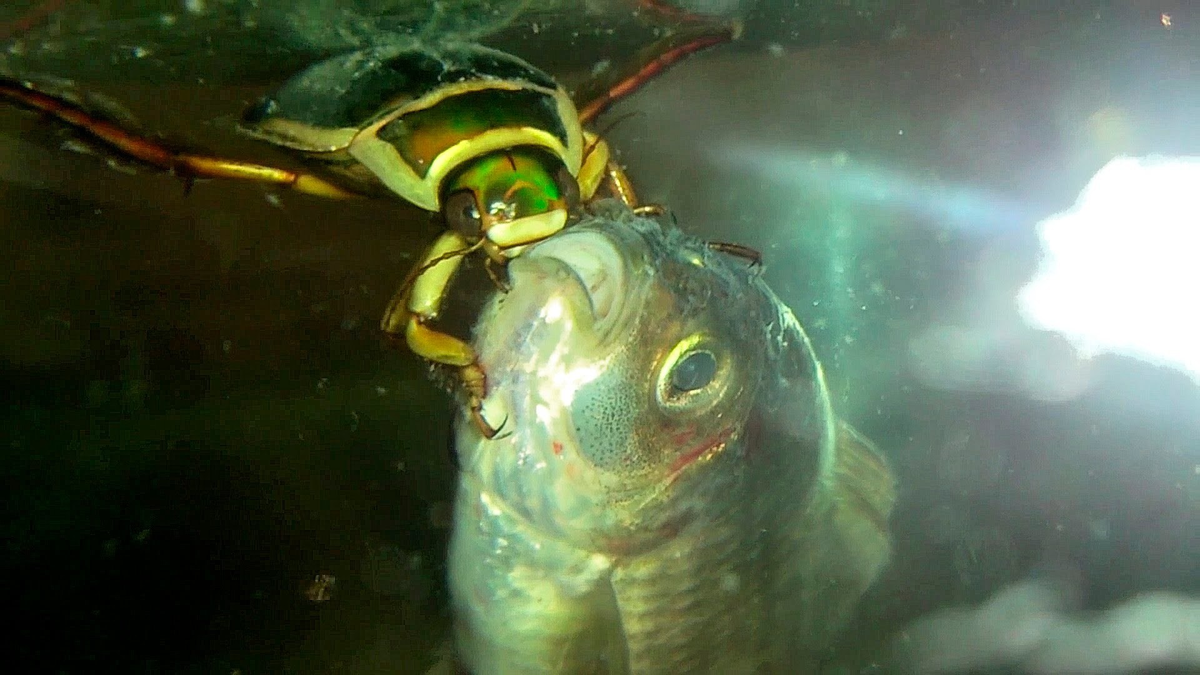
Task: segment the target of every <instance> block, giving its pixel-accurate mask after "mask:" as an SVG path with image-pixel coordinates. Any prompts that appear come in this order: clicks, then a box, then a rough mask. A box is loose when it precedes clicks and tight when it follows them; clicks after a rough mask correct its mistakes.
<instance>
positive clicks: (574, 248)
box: [513, 228, 630, 327]
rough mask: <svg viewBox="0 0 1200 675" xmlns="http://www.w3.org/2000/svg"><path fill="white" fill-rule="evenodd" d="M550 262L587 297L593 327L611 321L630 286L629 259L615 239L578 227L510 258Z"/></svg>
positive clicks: (613, 319)
mask: <svg viewBox="0 0 1200 675" xmlns="http://www.w3.org/2000/svg"><path fill="white" fill-rule="evenodd" d="M521 260H526V261H528V262H540V263H544V264H549V265H552V266H553V267H555V268H557V269H558V270H559V271H561V272H565V273H566V274H567V275H568V276H569V278H570V279H569V281H570V282H571V283H572V284H573V285H577V286H578V288H579V289H581V290H582V291H583V295H584V296H585V297H586V298H587V304H588V310H589V311H590V314H591V316H592V319H593V320H594V321H595V323H596V325H597V327H601V326H603V325H606V324H608V325H611V324H612V323H613V322H614V321H615V318H616V317H618V316H619V315H620V313H621V309H622V307H623V305H624V300H625V296H626V295H627V294H628V291H629V289H630V284H629V282H630V275H629V267H630V265H629V262H628V260H627V258H626V254H625V252H624V251H623V250H622V249H621V248H620V246H619V245H618V243H617V242H615V241H613V239H612V238H611V237H609V236H607V235H606V234H604V233H602V232H600V231H596V230H590V229H586V228H579V229H575V230H568V231H566V232H563V233H561V234H559V235H558V236H557V237H552V238H550V239H547V240H545V241H543V242H541V243H539V244H537V245H536V246H534V247H532V248H531V249H529V250H528V251H526V252H525V254H524V255H522V256H520V257H519V258H518V259H517V260H514V261H513V262H514V264H515V263H517V262H519V261H521Z"/></svg>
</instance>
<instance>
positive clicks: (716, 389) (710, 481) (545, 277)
mask: <svg viewBox="0 0 1200 675" xmlns="http://www.w3.org/2000/svg"><path fill="white" fill-rule="evenodd" d="M508 271H509V275H510V282H511V290H510V291H509V292H508V293H506V294H497V296H496V297H495V298H494V299H493V301H492V302H491V303H490V305H489V306H488V308H487V309H486V310H485V312H484V314H483V316H482V318H481V320H480V321H479V323H478V324H477V327H476V335H475V346H476V348H477V350H478V352H479V354H480V362H481V364H482V365H483V368H484V370H485V372H487V374H488V377H489V390H490V392H491V393H490V394H489V397H488V399H487V400H486V401H485V403H484V414H485V416H486V417H487V419H489V420H490V421H492V423H493V424H495V423H497V422H499V423H500V425H501V431H500V434H499V435H498V436H497V437H496V438H494V439H491V440H487V439H484V438H482V436H480V435H479V434H478V433H477V432H475V431H474V430H473V429H472V428H471V427H470V425H469V424H466V423H462V424H460V425H459V430H458V433H459V438H458V451H459V453H460V464H461V465H462V467H463V470H464V472H466V474H467V475H468V476H469V477H470V479H471V480H477V481H479V484H480V488H481V489H482V490H483V491H484V492H486V493H488V494H489V495H490V497H491V498H492V499H495V500H496V502H497V503H498V504H499V505H500V506H499V508H507V509H511V510H512V511H513V512H514V513H516V514H518V515H519V516H520V517H521V518H523V519H525V520H527V521H528V522H530V523H532V524H533V525H534V526H535V527H537V528H538V529H539V530H542V531H544V532H546V533H548V534H551V535H554V536H558V537H561V538H563V539H566V540H569V541H571V542H572V543H573V544H575V545H579V546H585V547H588V548H589V549H590V550H596V551H601V552H605V553H610V554H622V553H634V552H637V551H641V550H645V549H647V548H648V547H652V546H655V545H658V544H659V543H661V542H662V541H663V540H664V539H666V538H669V537H671V536H673V535H675V534H678V533H679V532H680V531H682V530H683V529H685V528H687V527H688V526H689V523H690V522H691V521H692V520H694V518H695V515H696V514H697V513H698V512H701V511H704V510H705V509H708V510H709V511H711V508H712V506H711V505H712V504H723V503H729V502H730V494H731V493H736V492H737V491H739V490H748V489H753V486H748V484H747V481H748V480H749V478H748V476H749V474H750V473H752V472H753V471H757V472H758V473H759V474H762V473H763V472H764V471H767V472H769V471H771V468H770V467H771V465H772V463H776V462H781V463H782V462H787V463H789V464H791V465H794V463H795V462H800V463H802V464H805V465H806V466H805V468H804V472H805V474H806V475H807V476H808V477H809V479H810V480H811V483H813V484H815V483H816V482H817V481H819V480H820V475H821V473H822V472H823V471H825V469H824V468H823V467H826V466H827V465H828V464H829V463H830V462H829V461H828V455H829V454H830V453H832V447H833V438H834V431H833V428H834V427H833V415H832V412H831V410H830V406H829V398H828V394H827V391H826V389H825V384H824V379H823V376H822V374H821V368H820V365H819V363H818V362H817V360H816V358H815V356H814V354H813V352H812V348H811V345H810V344H809V341H808V338H807V336H805V334H804V332H803V330H802V329H801V328H800V325H799V323H798V322H797V321H796V320H795V318H794V316H793V315H792V314H791V312H790V310H788V309H787V307H786V306H784V305H783V303H782V302H780V301H779V300H778V298H777V297H776V296H775V295H774V294H773V293H772V292H771V291H770V290H769V289H768V288H767V287H766V285H765V284H763V283H762V281H761V280H760V279H759V274H758V270H757V269H755V268H753V267H752V266H750V265H748V264H747V263H746V261H744V260H740V259H735V258H732V257H728V256H725V255H724V254H720V253H716V252H714V251H712V250H710V249H709V247H707V246H706V245H705V244H704V243H703V242H700V241H697V240H694V239H692V238H690V237H687V236H685V235H683V234H682V233H680V232H678V231H676V230H673V229H671V230H665V229H663V228H662V227H660V226H659V225H658V224H657V223H655V222H653V221H650V220H646V219H642V218H638V217H635V216H633V215H632V214H628V213H627V212H624V215H621V214H617V215H611V214H610V215H603V216H597V217H592V218H588V219H585V220H584V222H582V223H580V224H578V225H575V226H573V227H571V228H568V229H567V230H565V231H563V232H561V233H559V234H557V235H555V236H554V237H551V238H549V239H547V240H546V241H544V242H542V243H539V244H538V245H536V246H534V247H531V248H530V249H529V250H528V251H526V252H525V253H523V254H522V255H521V256H520V257H518V258H516V259H514V260H513V261H512V262H510V263H509V266H508ZM751 463H754V464H755V465H756V468H755V469H754V470H753V471H751V470H749V469H748V468H747V467H748V465H749V464H751ZM792 468H794V466H790V467H789V471H791V470H792ZM747 498H751V499H752V498H754V495H747ZM795 498H796V499H797V500H801V499H802V498H803V495H795ZM710 515H711V514H710Z"/></svg>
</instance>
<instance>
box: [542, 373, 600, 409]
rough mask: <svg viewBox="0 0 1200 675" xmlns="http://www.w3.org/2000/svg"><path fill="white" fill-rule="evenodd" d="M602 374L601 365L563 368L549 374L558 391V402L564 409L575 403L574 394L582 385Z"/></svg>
mask: <svg viewBox="0 0 1200 675" xmlns="http://www.w3.org/2000/svg"><path fill="white" fill-rule="evenodd" d="M603 373H604V366H603V364H592V365H588V366H578V367H575V368H564V369H562V370H557V371H555V372H554V373H552V374H551V378H552V380H553V381H554V387H555V389H557V390H558V393H559V400H560V401H561V402H562V405H563V407H564V408H569V407H570V406H571V404H572V403H573V402H574V401H575V394H576V392H578V391H579V389H580V388H581V387H583V385H585V384H587V383H588V382H591V381H592V380H595V379H596V378H597V377H600V375H601V374H603Z"/></svg>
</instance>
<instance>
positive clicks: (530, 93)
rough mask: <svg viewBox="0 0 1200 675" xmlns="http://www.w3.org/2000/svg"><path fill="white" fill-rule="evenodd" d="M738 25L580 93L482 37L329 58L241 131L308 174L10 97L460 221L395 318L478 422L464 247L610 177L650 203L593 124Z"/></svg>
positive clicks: (162, 161) (385, 323)
mask: <svg viewBox="0 0 1200 675" xmlns="http://www.w3.org/2000/svg"><path fill="white" fill-rule="evenodd" d="M739 32H740V24H738V23H736V22H731V23H717V22H708V21H694V22H692V24H691V25H688V26H685V27H684V28H683V29H681V30H679V31H676V32H674V33H671V34H669V35H667V36H666V37H664V38H662V39H661V40H659V41H658V42H657V43H655V44H654V45H651V47H650V49H648V50H647V52H646V56H645V57H644V58H643V59H642V61H641V62H640V63H638V64H636V65H637V67H636V68H635V69H632V70H631V71H629V73H628V74H627V75H626V76H625V77H623V78H622V79H620V80H619V81H618V82H617V83H616V84H614V85H613V86H610V87H607V88H605V89H604V90H603V91H602V92H601V93H600V94H599V95H597V96H596V97H595V98H593V99H591V100H589V101H586V102H584V103H583V104H581V105H578V106H577V105H576V102H574V101H572V99H571V97H570V95H569V94H568V93H567V91H566V89H565V88H564V87H563V86H562V85H561V84H559V83H558V82H557V81H556V80H555V79H553V78H552V77H551V76H549V75H548V74H546V73H545V72H543V71H541V70H539V69H538V68H536V67H534V66H533V65H531V64H529V63H528V62H526V61H524V60H522V59H520V58H518V57H516V56H513V55H511V54H508V53H506V52H503V51H499V50H496V49H492V48H489V47H484V46H482V45H478V44H471V43H468V44H461V45H440V46H437V47H431V46H418V45H413V44H403V45H386V46H375V47H369V48H365V49H359V50H356V51H352V52H349V53H345V54H342V55H339V56H334V57H332V58H329V59H327V60H325V61H321V62H318V63H316V64H314V65H311V66H309V67H308V68H307V69H305V70H303V71H301V72H300V73H299V74H297V75H295V76H294V77H292V78H291V79H290V80H288V81H287V82H285V83H284V84H283V85H282V86H281V87H280V88H279V89H278V90H276V91H275V92H274V93H273V94H270V95H268V96H267V97H266V98H264V99H262V100H261V101H260V102H259V103H257V104H256V105H254V106H252V107H251V108H250V109H249V110H247V111H246V112H245V113H244V115H243V117H242V120H241V124H240V125H239V128H240V130H241V131H243V132H244V133H246V134H248V135H249V136H251V137H254V138H256V139H258V140H261V141H263V142H266V143H269V144H271V145H274V146H277V147H280V148H283V149H284V150H287V151H290V152H292V153H294V154H296V155H298V156H299V157H300V158H302V159H304V160H306V161H307V162H308V163H309V165H311V166H313V167H314V169H313V172H312V173H309V172H298V171H292V170H288V169H283V168H278V167H274V166H269V165H262V164H256V163H251V162H245V161H241V160H235V159H227V158H222V157H212V156H206V155H202V154H193V153H189V152H182V151H178V150H175V149H173V148H171V147H168V146H167V145H166V144H164V143H162V142H161V141H159V140H157V139H154V138H150V137H147V136H143V135H141V134H138V133H135V132H133V131H130V130H128V129H126V128H124V127H123V126H122V125H121V124H120V123H118V122H116V121H115V120H114V118H112V117H110V116H108V115H106V114H105V113H104V112H103V111H100V110H97V109H95V108H94V107H93V106H89V105H88V104H87V103H85V102H81V101H80V100H78V97H76V96H73V95H70V94H63V93H62V92H59V91H55V90H52V89H49V88H45V87H43V86H41V85H39V83H37V82H36V81H34V80H31V79H23V78H9V77H0V96H3V97H4V98H7V99H9V100H10V101H12V102H14V103H16V104H17V105H20V106H23V107H27V108H31V109H33V110H35V111H39V112H42V113H45V114H48V115H50V116H52V117H54V118H57V119H58V120H60V121H61V122H64V123H66V124H67V125H69V126H71V127H73V128H75V129H77V130H79V131H81V132H83V133H84V134H86V135H88V136H90V137H91V138H93V139H94V140H95V141H98V142H99V143H100V144H102V145H104V146H106V149H108V150H110V151H112V152H115V153H116V154H117V155H118V156H121V157H123V158H126V159H132V160H134V161H135V162H137V163H140V164H145V165H149V166H150V167H152V168H156V169H159V170H164V171H168V172H170V173H172V174H174V175H177V176H180V177H182V178H183V179H184V180H185V181H187V185H188V187H189V188H190V186H191V183H192V181H194V180H195V179H197V178H234V179H241V180H249V181H254V182H260V183H266V184H273V185H277V186H280V187H286V188H289V189H292V190H296V191H298V192H303V193H306V194H311V195H317V196H321V197H329V198H339V199H347V198H355V197H364V196H366V197H376V196H389V197H392V198H395V197H399V198H401V199H403V200H405V201H407V202H410V203H412V204H414V205H416V206H418V207H420V208H422V209H425V210H427V211H430V212H435V213H440V214H441V216H442V218H443V220H444V222H445V225H446V230H445V231H444V232H443V233H442V234H441V235H439V236H438V238H437V239H436V240H435V241H434V242H433V244H432V245H430V246H429V248H428V249H427V250H426V251H425V253H424V254H423V255H422V257H421V258H420V260H419V261H418V262H417V264H416V265H415V266H414V267H413V269H412V270H411V271H410V272H409V274H408V276H407V277H406V278H405V279H404V281H403V283H402V284H401V285H400V287H399V288H398V289H397V291H396V292H395V294H394V295H393V297H392V299H391V301H390V302H389V303H388V306H387V309H386V311H385V312H384V315H383V319H382V321H381V324H380V325H381V328H382V330H383V331H384V333H385V334H386V335H388V336H389V337H391V338H393V339H397V340H398V339H399V337H400V335H401V334H403V336H404V340H405V342H406V343H407V344H408V346H409V348H410V349H411V350H412V351H413V352H415V353H416V354H417V355H418V356H420V357H422V358H425V359H427V360H429V361H431V362H434V363H437V364H443V365H447V366H451V367H454V368H457V369H458V376H459V382H460V384H461V386H462V388H463V392H464V394H465V396H466V399H467V405H468V408H469V411H470V414H471V417H472V419H473V420H474V422H475V423H476V424H477V425H478V426H479V428H480V430H481V431H482V432H483V433H484V434H485V435H486V436H488V437H491V436H492V435H494V434H495V433H496V429H495V428H494V427H492V426H491V424H489V423H488V421H487V420H485V419H484V418H483V415H482V413H481V405H482V401H483V399H484V398H485V396H486V393H487V378H486V374H485V373H484V371H483V369H482V367H481V366H480V365H479V363H478V360H477V357H476V354H475V352H474V350H473V349H472V348H471V347H470V346H469V345H468V344H467V343H466V342H464V341H463V340H461V339H459V338H457V337H454V336H452V335H449V334H447V333H445V332H442V331H440V330H437V329H436V328H434V327H433V326H431V323H432V322H433V321H434V320H435V319H437V317H438V315H439V313H440V311H441V308H442V304H443V301H444V299H445V296H446V294H447V292H448V289H449V286H450V283H451V281H452V279H453V277H454V275H455V273H456V272H457V271H458V270H459V268H460V266H461V264H462V262H463V259H464V256H466V255H467V254H470V253H472V252H475V251H482V252H483V253H484V254H485V255H486V256H487V263H488V271H489V273H490V274H491V276H492V278H493V280H495V281H496V282H497V283H499V284H501V285H503V282H502V281H500V279H499V277H498V276H497V275H496V273H495V269H494V267H498V266H503V264H504V263H505V262H506V261H507V260H509V259H511V258H513V257H515V256H517V255H519V254H520V253H521V251H522V250H524V248H526V247H527V246H529V245H531V244H534V243H536V242H539V241H541V240H543V239H545V238H547V237H549V236H551V235H553V234H554V233H556V232H558V231H559V230H561V229H563V228H564V227H565V226H566V225H567V223H568V220H569V217H570V213H571V211H572V210H573V209H575V208H576V207H579V206H580V205H584V204H587V203H588V202H590V201H591V200H593V199H594V198H596V197H598V196H599V195H600V194H601V188H602V186H603V187H606V188H607V191H608V192H609V193H611V195H612V196H615V197H617V198H619V199H620V200H622V201H623V202H625V203H626V204H627V205H629V206H630V207H637V206H638V203H637V198H636V196H635V194H634V191H633V189H632V186H631V185H630V182H629V180H628V178H627V177H626V176H625V174H624V172H623V171H622V169H621V168H620V166H618V165H617V164H616V162H615V161H614V160H613V158H612V156H611V154H610V151H609V147H608V145H607V143H606V142H605V141H604V140H603V139H602V138H601V137H600V136H599V135H598V134H596V133H594V132H592V131H589V130H586V129H585V128H584V127H585V126H586V125H588V124H589V123H591V122H593V121H594V120H595V119H596V117H597V116H599V115H600V114H601V113H602V112H603V111H604V110H605V109H607V107H608V106H609V105H611V104H612V103H614V102H615V101H617V100H619V99H621V98H623V97H625V96H628V95H629V94H630V93H632V92H633V91H635V90H637V89H638V88H639V87H640V86H642V85H643V84H645V83H646V82H648V81H649V80H651V79H652V78H654V77H655V76H657V75H658V74H659V73H661V72H663V71H664V70H665V69H667V68H668V67H670V66H671V65H673V64H675V63H677V62H678V61H680V60H681V59H683V58H685V57H686V56H688V55H690V54H693V53H695V52H698V51H700V50H703V49H705V48H708V47H711V46H714V45H717V44H721V43H724V42H728V41H730V40H733V39H736V38H737V37H738V34H739Z"/></svg>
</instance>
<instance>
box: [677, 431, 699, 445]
mask: <svg viewBox="0 0 1200 675" xmlns="http://www.w3.org/2000/svg"><path fill="white" fill-rule="evenodd" d="M695 437H696V428H695V427H688V428H686V429H684V430H683V431H676V432H675V433H673V434H671V444H672V445H675V446H680V445H684V444H685V443H687V442H688V441H690V440H692V439H693V438H695Z"/></svg>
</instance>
